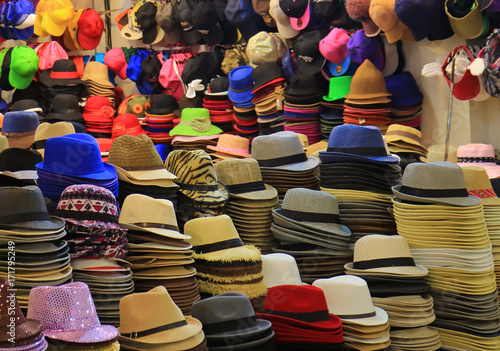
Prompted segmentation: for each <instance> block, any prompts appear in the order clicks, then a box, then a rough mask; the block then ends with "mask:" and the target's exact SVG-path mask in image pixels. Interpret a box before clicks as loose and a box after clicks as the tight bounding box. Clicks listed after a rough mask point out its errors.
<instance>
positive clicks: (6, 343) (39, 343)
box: [0, 277, 48, 351]
mask: <svg viewBox="0 0 500 351" xmlns="http://www.w3.org/2000/svg"><path fill="white" fill-rule="evenodd" d="M14 284H15V282H14ZM14 287H15V285H14V286H12V284H11V282H10V280H9V279H7V277H5V278H4V277H0V301H4V302H3V303H4V304H5V306H8V307H5V308H2V311H1V312H0V320H1V321H2V322H3V327H2V337H0V345H2V349H3V350H12V351H14V350H17V349H18V347H16V346H14V345H22V346H21V347H22V348H21V350H32V351H44V350H46V349H47V346H48V344H47V340H46V339H45V335H44V334H43V329H42V326H41V325H40V322H39V321H36V320H34V319H26V318H25V317H24V314H23V312H22V311H21V308H20V307H19V302H18V301H17V298H16V294H15V293H14V296H13V297H12V293H13V291H14V292H15V289H14ZM11 318H12V319H11ZM12 320H13V321H14V322H13V324H12V325H10V324H11V323H12V322H11V321H12ZM11 330H13V332H12V334H10V333H11Z"/></svg>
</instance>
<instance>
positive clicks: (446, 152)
mask: <svg viewBox="0 0 500 351" xmlns="http://www.w3.org/2000/svg"><path fill="white" fill-rule="evenodd" d="M456 57H457V55H453V58H452V60H451V78H450V101H449V103H448V119H447V123H446V142H445V148H444V160H445V161H448V152H449V150H450V133H451V114H452V111H453V86H454V82H455V59H456Z"/></svg>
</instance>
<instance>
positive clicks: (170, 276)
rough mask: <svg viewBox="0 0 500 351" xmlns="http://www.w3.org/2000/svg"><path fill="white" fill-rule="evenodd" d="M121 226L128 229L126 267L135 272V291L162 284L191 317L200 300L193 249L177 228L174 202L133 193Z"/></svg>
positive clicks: (125, 205) (127, 198) (128, 197)
mask: <svg viewBox="0 0 500 351" xmlns="http://www.w3.org/2000/svg"><path fill="white" fill-rule="evenodd" d="M119 223H120V226H121V227H123V228H127V229H128V238H129V244H128V246H127V248H128V254H127V257H126V258H125V260H126V261H125V265H126V266H127V267H129V268H130V269H132V271H133V279H134V284H135V291H136V292H145V291H148V290H150V289H152V288H153V287H156V286H158V285H161V286H163V287H165V288H166V289H167V291H168V292H169V294H170V297H171V298H172V299H173V300H174V302H175V304H176V305H177V306H178V308H180V309H181V310H182V313H184V314H186V315H188V314H190V313H191V307H192V304H193V303H194V302H195V301H198V300H199V299H200V294H199V293H198V284H197V281H196V278H195V277H194V275H195V273H196V269H195V268H194V267H192V264H193V263H194V260H193V246H192V245H191V244H190V243H189V242H187V241H186V240H188V239H190V236H189V235H186V234H182V233H181V232H180V231H179V228H178V226H177V220H176V218H175V210H174V206H173V204H172V202H170V201H169V200H165V199H154V198H152V197H149V196H146V195H141V194H131V195H129V196H127V197H126V198H125V201H124V203H123V206H122V211H121V213H120V219H119Z"/></svg>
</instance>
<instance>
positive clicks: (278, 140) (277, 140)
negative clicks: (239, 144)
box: [252, 131, 319, 171]
mask: <svg viewBox="0 0 500 351" xmlns="http://www.w3.org/2000/svg"><path fill="white" fill-rule="evenodd" d="M252 157H253V158H254V159H256V160H257V161H258V162H259V166H260V167H261V168H264V169H268V170H270V169H280V170H290V171H307V170H311V169H313V168H315V167H316V166H318V164H319V160H318V159H317V158H314V157H307V156H306V154H305V152H304V149H303V147H302V143H301V142H300V139H299V137H298V135H297V134H296V133H294V132H288V131H285V132H277V133H274V134H270V135H260V136H258V137H256V138H255V139H253V141H252Z"/></svg>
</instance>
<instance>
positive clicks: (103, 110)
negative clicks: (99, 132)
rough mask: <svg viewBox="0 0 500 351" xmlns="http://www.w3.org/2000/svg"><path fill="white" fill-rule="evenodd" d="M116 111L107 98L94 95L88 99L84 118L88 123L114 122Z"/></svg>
mask: <svg viewBox="0 0 500 351" xmlns="http://www.w3.org/2000/svg"><path fill="white" fill-rule="evenodd" d="M114 115H115V110H113V108H112V107H111V102H110V101H109V99H108V98H107V97H105V96H100V95H93V96H91V97H89V98H88V99H87V102H86V104H85V110H84V111H83V118H85V121H87V122H94V121H95V122H107V121H112V120H113V117H114Z"/></svg>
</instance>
